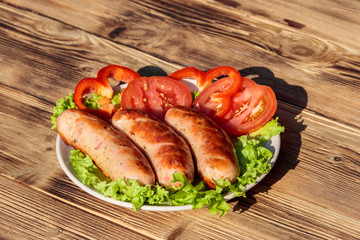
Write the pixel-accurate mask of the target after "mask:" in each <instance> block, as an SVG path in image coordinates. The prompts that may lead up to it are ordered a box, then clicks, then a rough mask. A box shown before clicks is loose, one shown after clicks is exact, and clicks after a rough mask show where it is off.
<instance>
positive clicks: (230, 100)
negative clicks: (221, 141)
mask: <svg viewBox="0 0 360 240" xmlns="http://www.w3.org/2000/svg"><path fill="white" fill-rule="evenodd" d="M222 81H223V82H224V83H222ZM226 81H229V80H227V79H226V78H222V79H220V80H218V81H217V82H215V83H213V84H211V85H209V86H208V87H207V88H205V89H204V91H203V92H202V93H201V94H200V95H199V96H198V98H197V99H196V100H195V101H194V108H195V109H198V110H199V111H200V112H202V113H204V114H206V115H208V116H209V117H211V118H213V119H214V120H215V122H217V123H218V124H219V125H220V126H221V127H222V128H223V129H224V130H225V131H226V132H227V133H228V134H230V135H232V136H241V135H244V134H248V133H251V132H254V131H256V130H258V129H259V128H261V127H262V126H263V125H264V124H265V123H267V122H268V121H269V120H270V119H271V118H272V117H273V115H274V114H275V112H276V109H277V101H276V96H275V93H274V92H273V90H272V89H271V88H270V87H267V86H262V85H257V84H256V83H255V82H254V81H252V80H250V79H248V78H242V83H241V87H240V89H239V90H238V91H237V92H236V93H234V94H232V95H227V96H225V97H223V98H220V99H222V101H221V103H223V106H221V108H219V105H217V104H218V103H217V102H214V100H213V98H212V96H214V95H215V94H217V92H218V91H219V89H221V86H222V85H224V84H225V82H226ZM225 102H227V104H224V103H225ZM219 109H221V111H219ZM215 110H218V112H216V111H215ZM219 112H220V113H221V114H219Z"/></svg>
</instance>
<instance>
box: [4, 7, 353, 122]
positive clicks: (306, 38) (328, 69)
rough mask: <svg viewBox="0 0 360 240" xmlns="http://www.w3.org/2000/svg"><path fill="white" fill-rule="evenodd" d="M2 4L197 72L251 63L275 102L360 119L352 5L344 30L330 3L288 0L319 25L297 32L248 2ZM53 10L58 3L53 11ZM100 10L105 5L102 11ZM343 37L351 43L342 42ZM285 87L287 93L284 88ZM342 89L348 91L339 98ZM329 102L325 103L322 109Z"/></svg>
mask: <svg viewBox="0 0 360 240" xmlns="http://www.w3.org/2000/svg"><path fill="white" fill-rule="evenodd" d="M9 2H10V3H12V4H13V5H15V6H20V7H25V8H27V9H31V10H34V11H36V12H37V13H39V14H42V15H44V16H48V17H51V18H56V19H59V20H60V21H62V22H63V23H66V24H69V25H70V26H74V27H76V28H78V29H82V30H84V31H86V32H89V33H93V34H96V35H100V36H101V37H103V38H106V39H111V40H112V41H114V42H116V43H119V44H121V45H125V46H129V47H130V48H132V49H139V50H141V51H143V52H147V53H149V54H151V55H153V56H160V57H161V58H163V59H166V60H167V61H168V62H175V63H178V64H180V65H183V66H192V65H193V66H197V67H199V68H200V69H202V70H206V69H209V68H212V67H214V66H219V65H231V66H234V67H236V68H237V69H240V70H248V68H249V67H251V68H252V70H253V71H255V73H254V74H257V73H258V71H259V69H254V68H253V67H261V68H260V70H263V69H266V70H267V74H266V75H264V76H263V77H262V82H263V83H265V84H268V85H270V86H272V87H273V89H274V90H275V92H276V93H277V96H278V98H279V99H281V100H284V101H288V102H292V103H293V104H296V105H298V106H301V107H307V108H309V109H311V110H312V111H315V112H318V113H319V114H322V115H325V116H328V117H330V118H333V119H336V120H338V121H341V122H344V123H347V124H350V125H354V126H360V118H359V117H355V118H354V112H355V114H356V115H357V114H358V113H359V112H360V111H359V110H360V107H359V106H357V105H353V104H352V101H359V100H360V97H359V94H358V90H359V81H358V79H360V75H359V73H360V71H359V70H360V68H359V66H360V58H359V56H358V49H359V43H358V41H356V40H355V39H354V38H353V33H352V32H353V31H354V32H360V29H359V26H360V25H359V24H356V22H357V21H358V20H356V19H357V18H356V16H357V13H358V11H357V9H358V8H359V7H358V6H359V4H357V3H351V4H350V2H349V1H346V2H347V3H349V7H345V6H346V5H343V7H342V9H343V10H342V11H345V12H346V11H347V12H348V13H349V15H348V17H347V18H342V19H341V24H347V26H349V27H351V28H352V29H353V31H347V28H341V26H342V25H338V24H336V25H334V24H332V23H333V19H334V15H335V14H337V13H338V10H336V6H337V5H335V6H334V4H332V3H331V2H329V1H323V3H324V5H326V6H330V10H329V12H325V11H322V12H321V14H316V13H317V11H318V9H319V6H320V5H321V4H317V5H315V6H313V5H310V4H307V5H306V4H303V3H302V1H301V2H295V3H294V4H295V6H296V4H298V5H299V6H300V7H301V8H302V9H303V10H305V9H306V11H307V12H309V14H312V15H314V16H317V17H318V18H316V21H317V23H319V22H322V23H323V25H322V26H323V28H322V29H321V28H317V31H316V32H315V31H310V30H309V31H307V32H304V31H305V29H306V28H303V29H297V28H294V27H291V26H284V21H282V22H280V23H279V22H278V21H276V19H278V15H279V12H276V15H275V16H272V15H271V14H272V12H270V11H269V12H268V13H266V16H267V17H266V18H264V16H261V14H259V13H258V12H256V11H252V10H248V11H247V9H250V7H246V8H245V9H242V8H241V6H240V5H239V4H238V5H237V8H233V7H229V6H224V7H223V8H221V6H222V5H221V4H220V3H219V2H217V1H190V2H186V3H185V4H184V2H183V1H171V3H169V2H166V1H150V0H149V1H119V2H118V3H117V4H113V2H112V1H103V2H101V3H99V2H97V1H91V0H88V1H82V2H81V3H77V4H72V3H71V1H64V2H62V4H58V3H57V2H55V1H46V3H44V1H41V0H37V1H33V2H31V4H30V3H27V2H24V1H19V0H11V1H9ZM239 3H241V2H239ZM258 4H260V3H258ZM277 4H278V5H280V6H281V10H282V11H285V9H287V8H286V6H287V3H286V2H285V1H277ZM83 5H89V6H92V9H93V11H91V12H85V11H87V10H86V8H85V7H83ZM110 5H111V7H110ZM65 6H67V7H65ZM351 6H355V7H351ZM59 7H60V8H63V11H61V14H60V13H59V12H60V11H58V9H59ZM4 8H6V6H4ZM103 9H109V10H108V11H107V14H106V15H104V14H103ZM194 9H196V10H194ZM289 9H294V10H288V13H287V14H293V12H296V11H297V10H295V9H297V7H294V6H293V7H292V8H289ZM165 13H167V14H165ZM169 13H171V14H169ZM280 13H282V12H280ZM298 15H299V14H296V15H294V16H298ZM336 16H338V15H336ZM135 19H136V21H135ZM303 19H304V17H302V18H301V20H303ZM291 20H292V21H296V20H297V19H294V18H293V19H291ZM308 21H310V20H308ZM352 21H354V23H352ZM308 25H310V24H308ZM316 26H317V25H316ZM326 29H333V30H332V31H336V32H337V33H338V34H337V35H340V36H341V37H336V38H334V37H333V38H331V37H330V36H329V33H327V31H326ZM325 32H326V33H325ZM225 33H227V34H225ZM314 34H316V35H314ZM333 35H334V34H333ZM333 35H332V36H333ZM344 39H346V40H344ZM349 41H351V43H352V44H351V46H352V47H349ZM289 86H290V88H289V89H290V91H287V90H288V89H287V88H286V87H289ZM300 86H301V88H303V90H302V92H301V93H302V95H301V96H299V94H297V93H296V92H294V91H293V89H295V88H299V87H300ZM319 86H321V91H319ZM292 87H293V88H292ZM329 92H331V94H328V93H329ZM343 92H347V93H348V94H347V95H346V96H344V94H343ZM329 102H331V103H332V106H331V108H328V107H323V106H326V105H327V104H328V103H329Z"/></svg>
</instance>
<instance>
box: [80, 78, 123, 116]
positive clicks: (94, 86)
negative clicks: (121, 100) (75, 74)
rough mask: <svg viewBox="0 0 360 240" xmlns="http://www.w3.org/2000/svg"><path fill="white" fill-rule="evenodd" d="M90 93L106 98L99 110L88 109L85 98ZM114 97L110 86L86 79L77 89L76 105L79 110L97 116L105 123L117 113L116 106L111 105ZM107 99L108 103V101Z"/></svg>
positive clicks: (95, 79) (94, 79) (92, 79)
mask: <svg viewBox="0 0 360 240" xmlns="http://www.w3.org/2000/svg"><path fill="white" fill-rule="evenodd" d="M89 93H97V94H99V95H101V96H102V97H104V100H102V104H104V105H103V106H101V107H100V108H99V109H91V108H88V107H86V106H85V105H84V103H83V96H84V95H85V94H89ZM112 96H113V89H112V87H111V86H110V84H108V85H105V84H104V83H103V82H102V81H100V80H99V79H97V78H84V79H82V80H81V81H80V82H79V83H78V84H77V85H76V87H75V92H74V103H75V105H76V107H77V108H78V109H80V110H83V111H85V112H88V113H90V114H93V115H96V116H98V117H100V118H102V119H104V120H105V121H109V120H110V119H111V117H112V115H113V114H114V111H116V109H115V107H114V105H113V104H111V103H110V99H111V98H112ZM106 99H107V100H108V101H106Z"/></svg>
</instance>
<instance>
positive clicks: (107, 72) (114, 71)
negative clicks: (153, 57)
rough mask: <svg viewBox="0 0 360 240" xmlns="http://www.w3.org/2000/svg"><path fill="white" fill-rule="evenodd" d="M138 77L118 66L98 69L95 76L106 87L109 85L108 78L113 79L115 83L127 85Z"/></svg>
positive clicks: (136, 74)
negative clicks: (121, 82)
mask: <svg viewBox="0 0 360 240" xmlns="http://www.w3.org/2000/svg"><path fill="white" fill-rule="evenodd" d="M139 77H140V75H139V74H138V73H137V72H135V71H134V70H132V69H130V68H127V67H123V66H118V65H109V66H106V67H104V68H102V69H100V71H99V72H98V75H97V78H98V79H99V80H100V81H102V82H103V83H105V84H106V85H107V84H110V83H109V78H115V79H116V80H117V81H123V82H127V83H129V82H131V81H133V80H135V79H137V78H139Z"/></svg>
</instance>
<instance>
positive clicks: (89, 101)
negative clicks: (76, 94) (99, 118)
mask: <svg viewBox="0 0 360 240" xmlns="http://www.w3.org/2000/svg"><path fill="white" fill-rule="evenodd" d="M102 98H103V97H102V96H101V95H100V94H97V93H93V94H92V96H91V97H84V101H83V103H84V105H85V106H86V107H88V108H91V109H98V108H100V107H101V105H100V104H99V103H98V101H99V100H100V99H102Z"/></svg>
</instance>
